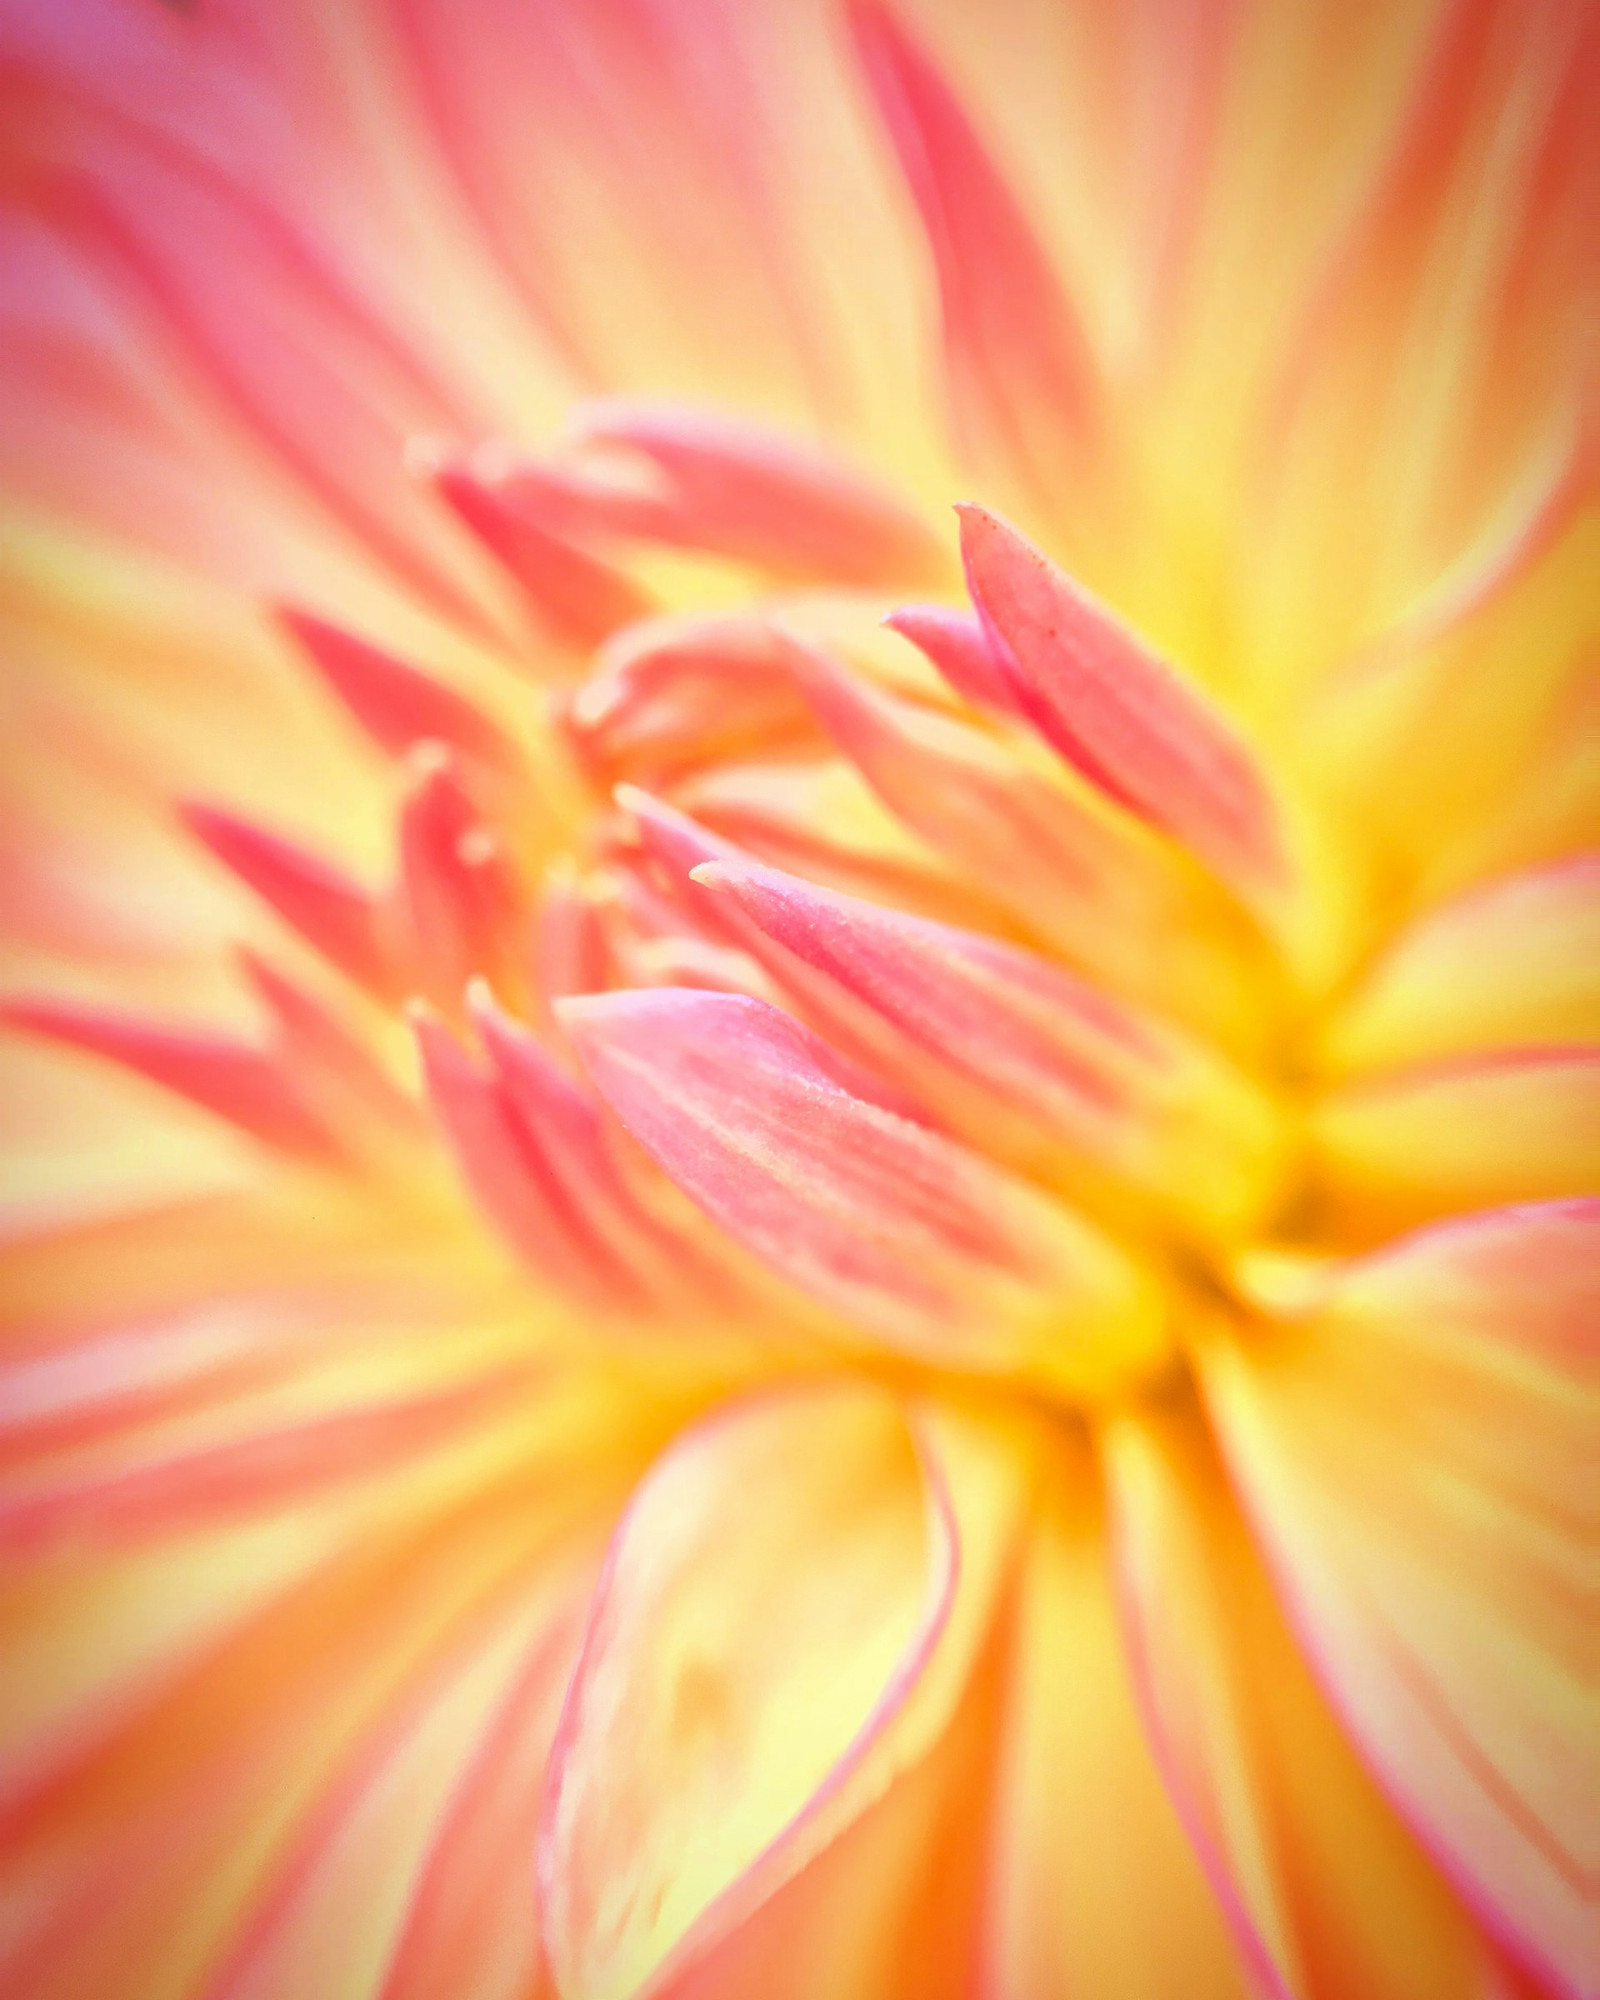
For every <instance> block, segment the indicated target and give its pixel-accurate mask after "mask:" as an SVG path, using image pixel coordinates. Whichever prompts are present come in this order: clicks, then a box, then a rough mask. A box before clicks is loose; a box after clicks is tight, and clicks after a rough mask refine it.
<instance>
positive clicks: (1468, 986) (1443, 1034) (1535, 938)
mask: <svg viewBox="0 0 1600 2000" xmlns="http://www.w3.org/2000/svg"><path fill="white" fill-rule="evenodd" d="M1540 1042H1543V1043H1551V1042H1600V855H1594V854H1586V855H1581V856H1579V857H1578V858H1577V859H1576V860H1572V861H1562V862H1557V863H1555V864H1553V865H1552V866H1550V867H1546V868H1535V869H1529V870H1527V871H1526V872H1524V873H1522V874H1519V875H1508V876H1503V877H1502V878H1501V879H1500V880H1499V881H1496V882H1490V883H1487V884H1485V885H1484V887H1482V888H1481V889H1476V890H1474V891H1472V892H1471V893H1470V894H1468V895H1465V896H1462V897H1459V898H1458V899H1457V900H1456V901H1454V902H1451V903H1446V904H1443V905H1441V906H1439V907H1437V908H1435V909H1432V910H1429V911H1428V912H1427V913H1426V914H1425V915H1423V916H1421V917H1419V918H1418V919H1417V921H1416V922H1415V923H1414V924H1412V926H1411V927H1410V929H1409V930H1405V931H1402V932H1401V934H1400V936H1399V937H1398V938H1396V940H1395V941H1394V943H1393V944H1392V945H1390V947H1389V948H1388V950H1387V951H1386V952H1384V954H1383V955H1382V957H1381V958H1380V959H1379V960H1378V961H1377V963H1376V964H1375V965H1374V966H1373V967H1372V968H1371V970H1370V971H1368V973H1367V974H1366V976H1365V978H1363V979H1362V981H1361V982H1360V984H1359V985H1358V986H1357V987H1356V989H1355V991H1354V992H1353V993H1352V994H1351V995H1350V997H1349V999H1347V1000H1346V1001H1345V1003H1344V1005H1343V1007H1342V1008H1341V1009H1340V1010H1339V1012H1338V1014H1337V1015H1335V1017H1334V1018H1333V1020H1332V1021H1331V1022H1330V1023H1329V1025H1328V1029H1327V1032H1326V1034H1325V1036H1324V1038H1323V1044H1322V1060H1323V1062H1324V1063H1325V1064H1326V1065H1327V1066H1328V1067H1329V1068H1332V1069H1334V1070H1336V1071H1347V1070H1365V1069H1376V1068H1381V1067H1383V1066H1385V1065H1387V1064H1393V1063H1405V1062H1415V1061H1417V1060H1419V1059H1427V1058H1430V1057H1436V1056H1443V1055H1454V1054H1457V1053H1459V1052H1462V1051H1464V1050H1468V1049H1489V1048H1495V1047H1497V1046H1498V1047H1516V1046H1522V1047H1526V1046H1528V1045H1529V1044H1531V1043H1540Z"/></svg>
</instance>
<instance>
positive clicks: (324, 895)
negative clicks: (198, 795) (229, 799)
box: [184, 804, 404, 1000]
mask: <svg viewBox="0 0 1600 2000" xmlns="http://www.w3.org/2000/svg"><path fill="white" fill-rule="evenodd" d="M184 819H185V822H186V823H187V825H188V826H189V828H190V830H191V831H192V832H193V833H194V834H195V835H196V837H197V838H198V839H199V840H201V841H202V842H203V843H204V844H205V846H206V847H207V848H209V849H210V851H211V852H212V853H213V854H214V855H215V856H216V858H217V859H218V860H219V861H220V862H221V863H222V865H223V866H224V867H225V868H227V869H229V870H230V871H231V872H232V873H233V874H235V875H237V876H238V877H239V879H240V881H241V882H244V883H246V884H248V886H249V887H250V888H252V889H253V890H254V891H255V892H256V894H257V895H258V896H260V897H261V898H262V900H263V901H264V902H266V903H268V904H269V905H270V906H271V907H272V908H273V909H274V910H275V911H276V912H277V914H278V915H279V916H280V917H281V918H282V919H283V921H284V922H285V923H286V924H287V925H288V926H289V928H290V929H291V930H292V931H295V932H297V933H298V934H299V936H300V937H302V938H303V939H304V940H305V942H306V943H307V944H308V945H310V946H311V948H312V949H313V951H316V952H319V953H320V954H321V955H322V957H324V958H325V959H327V961H328V963H329V964H330V965H336V966H337V967H338V968H339V970H340V971H341V972H343V973H346V974H348V975H349V977H350V978H351V979H353V980H355V982H356V983H357V985H360V986H364V987H366V988H367V989H368V991H369V992H372V993H374V994H376V995H378V996H379V997H380V998H381V999H386V1000H394V999H396V998H398V997H399V994H400V992H401V991H402V990H403V985H404V982H403V979H402V977H401V974H400V968H399V966H398V964H397V962H396V951H395V943H394V940H393V939H391V938H390V937H389V936H388V935H387V926H386V924H385V922H384V917H383V912H382V909H381V907H380V905H379V902H378V899H377V898H376V897H375V896H373V895H372V894H371V893H370V892H369V891H368V890H366V889H364V888H363V887H362V886H361V884H360V883H359V882H356V881H354V880H352V878H351V877H350V876H349V875H347V874H346V873H345V871H344V870H343V869H342V868H338V867H336V866H335V865H334V864H333V863H332V862H330V861H326V860H324V859H323V857H322V856H321V855H319V854H314V853H312V852H310V851H309V850H308V849H306V848H304V847H301V846H300V845H299V844H298V843H297V842H295V841H292V840H287V839H285V838H284V836H283V835H282V834H277V833H272V832H270V831H269V830H268V829H267V828H265V827H261V826H257V825H255V824H254V823H253V822H252V821H250V820H247V819H240V818H238V817H237V816H236V815H235V814H233V813H229V812H224V811H222V810H221V808H220V807H217V806H209V805H198V804H196V805H190V806H187V807H185V808H184Z"/></svg>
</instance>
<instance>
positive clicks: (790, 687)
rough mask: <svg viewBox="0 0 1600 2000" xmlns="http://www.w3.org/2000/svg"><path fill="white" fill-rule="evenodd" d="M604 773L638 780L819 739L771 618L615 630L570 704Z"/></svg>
mask: <svg viewBox="0 0 1600 2000" xmlns="http://www.w3.org/2000/svg"><path fill="white" fill-rule="evenodd" d="M566 721H567V725H568V728H569V729H570V730H571V731H572V732H573V733H574V734H575V735H576V737H577V739H578V741H579V743H580V745H581V747H582V750H583V754H584V756H585V758H586V759H587V760H589V761H590V762H591V763H592V764H593V765H594V766H595V767H596V768H597V769H598V770H599V771H600V773H601V774H602V775H603V776H605V777H607V778H632V779H635V780H637V781H639V782H648V781H649V780H651V779H660V778H662V777H665V776H668V775H670V774H673V773H676V772H682V771H684V770H687V769H690V768H693V767H694V766H696V765H699V764H706V763H711V762H713V761H715V760H717V759H722V758H727V757H732V756H739V755H741V754H746V753H748V752H750V751H752V750H760V751H771V750H773V749H774V748H782V747H784V746H786V745H789V744H792V743H796V742H803V741H806V740H807V739H812V740H814V739H815V737H816V734H817V727H816V720H815V718H814V716H813V715H812V712H811V709H810V706H809V704H808V703H807V702H806V700H805V697H804V696H803V695H802V693H801V692H800V689H799V687H798V685H797V684H796V681H795V677H794V673H793V670H792V668H791V667H790V665H789V663H788V660H787V658H786V656H785V653H784V649H783V648H782V646H781V645H780V644H779V643H778V641H777V640H776V638H775V637H774V634H773V632H772V629H771V627H770V625H769V624H768V623H767V621H766V620H765V619H761V618H755V617H750V616H748V615H746V616H740V615H724V616H721V617H698V618H694V617H689V618H673V619H650V620H646V621H644V622H642V623H640V624H637V625H632V626H629V627H628V628H627V629H626V630H625V631H623V632H619V633H618V634H617V635H616V636H615V638H613V639H612V640H611V641H610V642H609V643H608V644H607V645H606V646H605V647H603V648H602V650H601V653H600V657H599V659H598V660H597V661H596V663H595V671H594V672H593V673H592V674H591V675H590V676H589V677H588V678H587V679H586V680H585V681H584V682H583V684H582V686H581V687H579V688H577V689H576V690H575V691H574V693H573V695H572V698H571V700H570V702H569V703H568V705H567V711H566Z"/></svg>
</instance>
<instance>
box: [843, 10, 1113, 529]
mask: <svg viewBox="0 0 1600 2000" xmlns="http://www.w3.org/2000/svg"><path fill="white" fill-rule="evenodd" d="M850 17H851V22H852V25H853V27H854V29H855V34H856V41H857V46H858V48H859V51H860V56H861V61H862V66H863V68H864V70H865V72H866V77H867V81H868V84H869V86H870V87H871V89H872V92H873V94H874V96H875V97H876V99H877V101H878V109H879V112H880V114H881V116H882V118H883V122H884V125H885V126H886V128H887V131H888V135H889V138H890V141H891V142H892V144H893V146H894V148H895V151H896V153H897V154H898V155H899V159H900V165H901V168H902V170H903V172H904V174H905V176H906V179H907V181H908V182H909V184H910V188H911V193H912V196H913V198H914V199H915V201H916V204H917V207H918V209H919V210H920V212H921V216H922V225H923V229H924V231H925V232H926V235H927V239H928V248H929V250H930V252H931V253H932V256H933V262H934V270H935V275H936V277H937V280H938V286H939V304H940V311H941V315H942V318H943V322H944V341H945V367H946V370H947V374H948V382H949V390H950V396H951V401H952V404H953V411H952V415H953V419H954V424H955V428H956V432H957V435H958V437H959V439H960V442H961V444H962V447H963V449H964V450H965V452H966V453H967V454H968V456H969V457H971V458H972V459H973V460H974V461H976V462H977V464H979V465H980V466H981V467H982V468H984V469H985V470H994V471H997V472H998V473H999V474H1000V475H1001V476H1002V477H1004V478H1008V479H1010V480H1013V481H1016V482H1017V483H1018V484H1019V485H1020V487H1021V488H1022V490H1023V491H1024V492H1025V493H1026V494H1027V495H1028V497H1029V498H1030V499H1031V500H1032V501H1033V502H1034V503H1035V504H1037V505H1044V506H1048V505H1050V503H1051V502H1054V503H1055V504H1056V505H1059V504H1060V498H1061V494H1062V491H1063V488H1064V487H1067V482H1068V481H1069V480H1070V479H1071V476H1072V474H1071V472H1070V471H1066V470H1065V469H1064V468H1066V467H1072V469H1073V470H1075V471H1077V473H1078V476H1079V481H1080V483H1081V478H1082V461H1083V459H1084V457H1085V456H1086V454H1087V453H1088V452H1089V451H1090V449H1091V448H1092V446H1093V444H1094V442H1095V440H1096V437H1097V435H1098V433H1099V430H1100V427H1101V422H1102V413H1101V409H1100V390H1099V383H1098V381H1097V379H1096V374H1095V369H1094V364H1093V361H1092V359H1091V357H1090V354H1089V351H1088V348H1087V345H1086V343H1085V340H1084V336H1083V330H1082V328H1081V327H1080V325H1079V324H1078V320H1077V316H1076V314H1075V312H1074V310H1073V307H1072V304H1071V302H1070V300H1069V299H1068V297H1067V295H1066V293H1065V291H1064V290H1063V288H1062V285H1061V282H1060V279H1059V277H1058V275H1057V273H1056V271H1055V269H1054V267H1053V265H1052V262H1051V259H1050V257H1049V255H1048V253H1047V252H1046V251H1045V249H1044V248H1043V246H1042V245H1041V244H1040V242H1039V241H1038V239H1037V238H1036V236H1035V235H1034V232H1033V229H1032V226H1031V225H1030V223H1029V222H1028V219H1027V217H1026V216H1025V215H1024V213H1023V211H1022V208H1021V206H1020V205H1019V203H1018V201H1017V199H1016V196H1015V195H1014V194H1013V193H1012V191H1011V189H1010V188H1009V187H1008V186H1007V184H1006V181H1005V178H1004V176H1003V174H1002V173H1001V171H1000V169H999V167H998V166H997V165H996V163H995V161H994V160H993V159H992V158H991V157H990V154H989V151H988V149H987V147H986V146H985V145H984V142H983V140H982V139H981V138H980V137H979V135H978V133H977V131H976V129H975V128H974V127H973V125H972V123H971V121H970V120H969V119H968V117H967V114H966V112H965V110H964V109H963V108H962V105H961V103H960V100H959V99H958V98H957V96H956V94H955V92H954V91H953V90H952V89H951V87H950V85H949V84H948V83H947V82H946V81H945V79H944V77H943V76H942V75H941V74H940V73H939V70H938V68H937V67H936V65H935V64H934V62H933V61H932V59H931V58H930V57H929V56H928V55H927V54H926V53H925V51H924V50H923V49H922V48H920V47H919V46H918V44H917V43H916V42H915V41H914V40H913V39H912V38H911V36H910V35H908V34H907V32H906V31H905V29H904V28H903V27H901V25H900V23H899V21H898V20H897V19H896V18H895V14H894V12H893V11H892V10H891V9H890V8H888V7H885V6H879V5H876V4H870V0H857V4H854V5H852V7H851V9H850ZM1047 440H1049V441H1053V444H1054V448H1052V446H1051V444H1050V443H1047V442H1046V441H1047ZM1074 458H1076V459H1077V460H1078V464H1077V465H1076V466H1073V460H1074ZM1067 490H1070V487H1067Z"/></svg>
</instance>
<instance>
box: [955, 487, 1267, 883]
mask: <svg viewBox="0 0 1600 2000" xmlns="http://www.w3.org/2000/svg"><path fill="white" fill-rule="evenodd" d="M957 512H958V513H959V514H960V516H961V552H962V557H963V560H964V561H965V563H966V570H967V584H968V588H969V589H970V590H971V592H972V601H973V603H974V604H975V605H976V606H977V608H978V615H979V617H980V618H981V619H982V620H983V623H984V628H985V630H986V631H987V632H988V634H989V637H990V642H991V644H992V645H993V646H994V647H995V648H996V650H997V651H998V653H999V654H1000V656H1001V658H1002V659H1003V661H1004V662H1006V664H1007V666H1008V668H1009V670H1010V671H1012V673H1013V674H1014V678H1015V681H1016V685H1017V686H1018V688H1019V690H1020V691H1021V695H1022V699H1023V702H1024V704H1025V706H1026V708H1027V712H1028V714H1029V715H1030V716H1031V717H1032V719H1033V720H1034V721H1035V722H1036V723H1037V724H1038V727H1039V728H1040V730H1041V731H1042V732H1043V734H1044V735H1045V736H1046V738H1047V739H1048V740H1049V741H1050V742H1051V743H1053V744H1054V745H1055V746H1056V748H1057V749H1058V750H1060V752H1061V754H1062V755H1063V756H1064V757H1066V758H1067V759H1068V760H1069V761H1070V762H1071V763H1073V764H1074V765H1076V766H1077V768H1078V769H1079V770H1081V771H1082V772H1083V773H1084V774H1085V775H1086V776H1087V777H1089V778H1091V779H1093V781H1094V782H1095V783H1096V784H1098V785H1100V786H1102V787H1104V789H1105V790H1106V791H1107V792H1109V793H1110V795H1111V796H1112V797H1113V798H1114V799H1117V800H1119V801H1120V802H1121V803H1122V804H1123V805H1125V806H1127V807H1129V809H1130V810H1131V811H1133V812H1136V813H1137V814H1139V816H1140V817H1141V818H1142V819H1146V820H1148V821H1149V822H1150V823H1151V825H1152V826H1157V827H1160V828H1161V829H1162V831H1163V832H1165V833H1169V834H1171V835H1172V837H1173V838H1174V839H1175V840H1178V841H1181V842H1182V843H1183V844H1184V845H1185V846H1186V847H1188V848H1190V849H1191V850H1192V851H1193V852H1194V853H1195V854H1196V855H1197V856H1198V857H1199V858H1200V859H1201V860H1202V861H1204V862H1205V863H1207V865H1208V866H1209V867H1211V868H1213V869H1214V870H1215V871H1216V872H1217V873H1218V874H1219V875H1220V876H1221V877H1222V878H1223V880H1224V881H1227V882H1230V883H1232V884H1233V885H1235V886H1236V887H1238V888H1239V889H1241V890H1242V891H1243V892H1245V893H1247V894H1260V893H1261V892H1262V891H1264V890H1273V889H1277V888H1280V887H1281V886H1282V884H1283V882H1284V879H1285V876H1286V873H1287V867H1288V863H1287V859H1286V855H1285V851H1284V834H1283V828H1282V825H1281V821H1280V816H1279V811H1278V808H1277V805H1276V803H1275V802H1274V800H1273V799H1272V797H1271V795H1270V793H1269V792H1268V789H1267V785H1266V782H1265V780H1264V779H1263V777H1262V775H1261V772H1260V770H1259V768H1258V767H1257V764H1256V761H1255V759H1254V757H1253V756H1252V755H1251V753H1250V752H1249V750H1247V749H1246V747H1245V746H1244V744H1243V743H1242V742H1240V740H1239V739H1238V738H1237V737H1236V736H1235V735H1234V733H1233V731H1232V730H1231V729H1230V728H1229V726H1228V725H1227V723H1226V722H1224V720H1223V719H1222V717H1221V716H1219V715H1218V714H1216V713H1215V712H1214V711H1213V710H1212V708H1211V707H1210V706H1209V704H1208V703H1207V702H1205V701H1204V700H1203V699H1202V697H1201V696H1200V695H1199V694H1198V693H1197V692H1196V691H1195V690H1194V689H1193V688H1191V687H1189V686H1188V685H1187V684H1186V683H1185V682H1184V681H1183V680H1182V679H1181V678H1180V677H1179V676H1178V675H1177V674H1176V673H1175V672H1174V671H1173V670H1172V668H1171V667H1169V666H1167V665H1166V664H1165V663H1164V662H1163V661H1161V660H1158V659H1157V658H1156V656H1155V655H1154V654H1153V653H1151V652H1150V651H1148V650H1147V649H1146V648H1145V647H1144V646H1143V645H1142V644H1141V643H1140V642H1139V641H1138V640H1137V639H1135V638H1134V636H1133V634H1132V633H1131V632H1129V631H1128V630H1127V629H1126V628H1125V627H1124V626H1123V625H1121V624H1120V623H1118V621H1117V620H1116V619H1115V618H1113V617H1112V615H1111V613H1110V612H1109V611H1107V610H1106V609H1105V608H1104V607H1103V606H1102V605H1099V604H1097V603H1095V601H1094V600H1093V599H1092V598H1091V597H1089V595H1088V594H1087V593H1086V592H1085V591H1084V590H1082V589H1081V588H1080V587H1079V586H1078V585H1077V584H1075V583H1073V582H1072V581H1071V579H1070V578H1069V577H1067V576H1066V575H1065V574H1064V573H1063V572H1062V571H1061V570H1059V569H1057V568H1056V566H1055V564H1054V563H1052V562H1051V561H1050V560H1049V558H1048V557H1047V556H1045V555H1043V554H1042V553H1041V552H1040V551H1039V550H1038V549H1036V548H1035V547H1034V546H1033V545H1032V543H1031V542H1028V541H1027V540H1025V539H1024V537H1023V536H1021V535H1019V534H1018V533H1017V531H1016V529H1015V528H1012V527H1009V526H1008V525H1007V524H1006V523H1005V522H1004V521H1002V520H1000V519H999V518H998V517H997V516H996V515H994V514H990V513H988V512H987V511H986V510H985V509H984V508H982V507H972V506H964V507H960V508H958V509H957Z"/></svg>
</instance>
